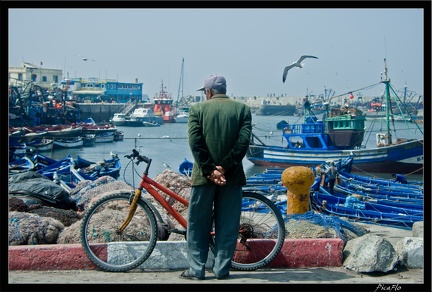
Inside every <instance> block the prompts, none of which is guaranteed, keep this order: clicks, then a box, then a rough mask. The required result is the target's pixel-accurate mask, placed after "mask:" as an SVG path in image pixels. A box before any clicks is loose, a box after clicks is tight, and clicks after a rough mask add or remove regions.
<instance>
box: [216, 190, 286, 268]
mask: <svg viewBox="0 0 432 292" xmlns="http://www.w3.org/2000/svg"><path fill="white" fill-rule="evenodd" d="M285 234H286V230H285V222H284V220H283V217H282V214H281V212H280V211H279V209H278V208H277V206H276V205H275V204H274V203H273V202H272V201H271V200H269V199H268V198H266V197H265V196H263V195H261V194H258V193H253V192H243V201H242V211H241V216H240V229H239V236H238V240H237V246H236V250H235V252H234V256H233V258H232V261H231V267H232V268H233V269H236V270H242V271H253V270H257V269H259V268H262V267H264V266H266V265H268V264H269V263H270V262H271V261H273V260H274V258H275V257H276V256H277V255H278V254H279V252H280V250H281V249H282V246H283V244H284V242H285ZM215 236H217V234H215ZM212 239H213V240H212V241H211V250H212V251H214V236H213V237H212Z"/></svg>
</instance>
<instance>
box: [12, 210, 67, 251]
mask: <svg viewBox="0 0 432 292" xmlns="http://www.w3.org/2000/svg"><path fill="white" fill-rule="evenodd" d="M8 223H9V228H8V235H9V245H35V244H53V243H56V241H57V238H58V236H59V234H60V232H61V231H62V230H63V229H64V225H63V224H62V223H61V222H60V221H58V220H56V219H54V218H51V217H41V216H39V215H36V214H30V213H25V212H16V211H12V212H9V218H8Z"/></svg>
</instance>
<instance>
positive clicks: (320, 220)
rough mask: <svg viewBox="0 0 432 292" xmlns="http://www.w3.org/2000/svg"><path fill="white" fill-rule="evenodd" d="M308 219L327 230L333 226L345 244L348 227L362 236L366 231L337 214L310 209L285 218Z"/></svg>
mask: <svg viewBox="0 0 432 292" xmlns="http://www.w3.org/2000/svg"><path fill="white" fill-rule="evenodd" d="M290 219H295V220H307V221H309V222H311V223H314V224H317V225H320V226H323V227H324V228H325V229H326V230H327V231H329V228H332V229H333V230H335V231H336V233H337V235H338V236H339V238H341V239H342V240H343V241H344V244H346V243H347V242H348V238H347V236H346V234H345V230H344V229H347V230H349V231H351V232H353V233H354V234H355V235H357V236H362V235H364V234H365V232H364V231H363V230H362V229H360V228H358V227H357V226H355V225H353V224H351V223H350V222H348V221H346V220H343V219H341V218H339V217H336V216H330V215H325V214H321V213H314V211H308V212H306V213H304V214H288V215H287V217H286V219H285V220H287V221H288V220H290Z"/></svg>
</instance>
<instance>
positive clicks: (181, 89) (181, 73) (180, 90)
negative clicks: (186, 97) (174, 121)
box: [176, 58, 184, 108]
mask: <svg viewBox="0 0 432 292" xmlns="http://www.w3.org/2000/svg"><path fill="white" fill-rule="evenodd" d="M183 74H184V58H182V65H181V70H180V82H179V89H178V92H177V103H176V107H177V108H178V104H179V102H180V98H183ZM180 93H181V94H180Z"/></svg>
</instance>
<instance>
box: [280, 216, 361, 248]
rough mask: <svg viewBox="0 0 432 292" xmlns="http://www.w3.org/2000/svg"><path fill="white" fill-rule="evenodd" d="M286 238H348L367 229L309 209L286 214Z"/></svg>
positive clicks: (345, 241)
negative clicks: (301, 212) (303, 211)
mask: <svg viewBox="0 0 432 292" xmlns="http://www.w3.org/2000/svg"><path fill="white" fill-rule="evenodd" d="M285 227H286V229H287V231H288V235H287V238H336V237H338V238H340V239H342V240H343V241H344V243H345V244H346V243H347V242H348V240H350V239H353V238H355V237H358V236H362V235H364V234H366V233H367V232H368V231H367V230H366V229H364V228H362V227H360V226H358V225H355V224H353V223H350V222H348V221H346V220H344V219H342V218H339V217H336V216H331V215H325V214H321V213H315V212H314V211H309V212H306V213H304V214H288V215H287V218H286V220H285Z"/></svg>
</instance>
